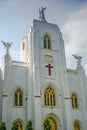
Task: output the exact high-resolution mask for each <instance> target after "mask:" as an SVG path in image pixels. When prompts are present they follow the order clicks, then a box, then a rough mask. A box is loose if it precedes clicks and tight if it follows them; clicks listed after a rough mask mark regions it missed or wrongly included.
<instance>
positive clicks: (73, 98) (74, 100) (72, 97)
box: [71, 94, 78, 108]
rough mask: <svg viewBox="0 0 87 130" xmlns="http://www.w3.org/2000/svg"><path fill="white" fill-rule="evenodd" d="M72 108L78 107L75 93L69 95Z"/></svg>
mask: <svg viewBox="0 0 87 130" xmlns="http://www.w3.org/2000/svg"><path fill="white" fill-rule="evenodd" d="M71 100H72V108H78V98H77V95H76V94H72V95H71Z"/></svg>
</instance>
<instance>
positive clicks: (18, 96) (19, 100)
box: [15, 89, 23, 106]
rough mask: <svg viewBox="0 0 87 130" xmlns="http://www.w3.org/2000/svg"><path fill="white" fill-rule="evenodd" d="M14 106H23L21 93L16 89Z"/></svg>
mask: <svg viewBox="0 0 87 130" xmlns="http://www.w3.org/2000/svg"><path fill="white" fill-rule="evenodd" d="M15 105H16V106H23V93H22V91H21V89H17V90H16V91H15Z"/></svg>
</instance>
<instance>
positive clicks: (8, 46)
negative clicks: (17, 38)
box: [2, 41, 13, 54]
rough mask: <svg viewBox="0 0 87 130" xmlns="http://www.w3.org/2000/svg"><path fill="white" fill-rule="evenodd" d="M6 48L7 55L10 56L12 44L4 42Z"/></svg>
mask: <svg viewBox="0 0 87 130" xmlns="http://www.w3.org/2000/svg"><path fill="white" fill-rule="evenodd" d="M2 43H3V45H4V47H5V48H6V54H9V48H10V47H11V45H12V44H13V43H12V42H10V43H9V42H4V41H2Z"/></svg>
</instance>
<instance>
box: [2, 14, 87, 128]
mask: <svg viewBox="0 0 87 130" xmlns="http://www.w3.org/2000/svg"><path fill="white" fill-rule="evenodd" d="M41 13H42V14H43V15H44V12H41ZM42 14H41V16H40V19H39V20H33V22H32V25H31V28H30V32H29V35H28V36H27V37H24V38H23V39H22V41H21V49H20V52H21V61H14V60H12V58H11V55H10V53H9V51H7V52H6V54H5V55H4V56H3V57H2V59H1V67H0V121H4V122H5V123H6V126H7V130H10V129H11V126H12V123H13V122H14V121H18V123H19V130H23V129H24V128H25V125H26V123H27V121H28V120H29V119H32V121H33V127H34V130H43V122H44V121H45V120H46V119H48V120H49V121H50V124H51V130H86V129H87V123H86V122H87V79H86V76H85V71H84V68H83V67H82V66H81V64H80V63H79V64H78V65H77V68H76V70H71V69H67V68H66V59H65V49H64V41H63V38H62V34H61V32H60V29H59V28H58V26H57V25H55V24H51V23H48V22H47V21H46V20H45V17H43V15H42ZM7 49H8V48H7ZM77 60H78V58H77Z"/></svg>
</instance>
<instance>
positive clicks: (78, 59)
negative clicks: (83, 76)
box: [72, 54, 82, 65]
mask: <svg viewBox="0 0 87 130" xmlns="http://www.w3.org/2000/svg"><path fill="white" fill-rule="evenodd" d="M72 56H73V57H74V58H75V59H77V65H81V59H82V56H79V55H77V54H75V55H72Z"/></svg>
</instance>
